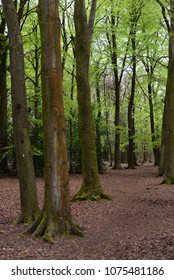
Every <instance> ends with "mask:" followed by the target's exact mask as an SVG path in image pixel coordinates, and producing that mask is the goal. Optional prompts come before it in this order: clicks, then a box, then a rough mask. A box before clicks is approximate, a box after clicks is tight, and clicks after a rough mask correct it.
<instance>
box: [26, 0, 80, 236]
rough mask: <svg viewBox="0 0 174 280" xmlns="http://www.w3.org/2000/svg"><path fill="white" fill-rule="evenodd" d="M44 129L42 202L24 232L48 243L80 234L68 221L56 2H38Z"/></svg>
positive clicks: (66, 166)
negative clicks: (43, 192)
mask: <svg viewBox="0 0 174 280" xmlns="http://www.w3.org/2000/svg"><path fill="white" fill-rule="evenodd" d="M39 25H40V31H41V73H42V75H41V78H42V104H43V127H44V167H45V175H44V180H45V199H44V205H43V210H42V213H41V215H40V217H39V218H38V220H37V221H36V222H35V223H34V224H33V226H32V227H31V228H30V229H29V230H28V232H29V233H32V234H33V236H34V237H37V236H42V237H43V239H44V240H46V241H51V238H52V237H54V236H55V235H57V234H65V235H70V234H77V235H82V232H81V231H80V230H79V228H78V226H77V225H75V224H74V223H73V222H72V218H71V212H70V205H69V174H68V157H67V143H66V132H65V118H64V108H63V94H62V67H61V51H60V19H59V13H58V1H57V0H40V1H39Z"/></svg>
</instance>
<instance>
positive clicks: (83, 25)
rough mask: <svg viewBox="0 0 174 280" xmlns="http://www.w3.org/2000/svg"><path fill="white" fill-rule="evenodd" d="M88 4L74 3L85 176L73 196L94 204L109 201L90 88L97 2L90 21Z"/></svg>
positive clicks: (80, 122)
mask: <svg viewBox="0 0 174 280" xmlns="http://www.w3.org/2000/svg"><path fill="white" fill-rule="evenodd" d="M85 2H86V1H85V0H75V6H74V23H75V56H76V81H77V99H78V121H79V130H80V141H81V153H82V176H83V183H82V186H81V189H80V190H79V192H78V193H77V194H76V195H75V196H74V198H73V199H74V200H84V199H91V200H94V199H101V198H107V197H108V196H107V195H106V194H105V193H104V192H103V189H102V186H101V183H100V178H99V172H98V166H97V155H96V142H95V131H94V121H93V115H92V108H91V93H90V84H89V60H90V45H91V39H92V33H93V26H94V19H95V12H96V4H97V0H92V2H91V6H90V13H89V18H88V16H87V9H86V4H85Z"/></svg>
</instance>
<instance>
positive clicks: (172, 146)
mask: <svg viewBox="0 0 174 280" xmlns="http://www.w3.org/2000/svg"><path fill="white" fill-rule="evenodd" d="M157 2H158V3H159V4H160V5H161V8H162V13H163V17H164V20H165V22H166V25H167V28H168V32H169V62H168V76H167V84H166V95H165V104H164V114H163V124H162V138H161V159H160V166H159V173H160V175H164V177H165V178H164V181H163V182H164V183H168V184H174V156H173V155H174V78H173V77H174V0H171V1H170V7H169V8H170V22H169V21H168V19H167V15H166V12H165V11H166V10H165V6H164V5H163V4H162V3H161V1H157Z"/></svg>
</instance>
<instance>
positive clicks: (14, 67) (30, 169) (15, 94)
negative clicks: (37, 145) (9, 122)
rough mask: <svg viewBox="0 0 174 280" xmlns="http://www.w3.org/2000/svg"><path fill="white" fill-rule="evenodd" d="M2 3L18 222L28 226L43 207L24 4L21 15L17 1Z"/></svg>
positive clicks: (4, 0)
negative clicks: (22, 22)
mask: <svg viewBox="0 0 174 280" xmlns="http://www.w3.org/2000/svg"><path fill="white" fill-rule="evenodd" d="M22 2H23V4H24V1H21V3H22ZM25 2H26V1H25ZM2 4H3V9H4V13H5V18H6V22H7V27H8V36H9V48H10V74H11V97H12V115H13V134H14V145H15V153H16V161H17V171H18V178H19V186H20V200H21V216H20V217H19V219H18V220H17V222H19V223H20V222H24V223H28V222H31V221H33V220H34V219H35V218H36V217H37V216H38V213H39V208H38V203H37V193H36V184H35V174H34V165H33V158H32V151H31V145H30V139H29V125H28V111H27V102H26V86H25V71H24V51H23V45H22V38H21V33H20V25H19V19H20V15H21V11H22V10H21V9H22V7H23V6H22V5H20V9H19V12H20V13H19V14H18V13H17V11H16V7H15V3H14V1H13V0H3V1H2Z"/></svg>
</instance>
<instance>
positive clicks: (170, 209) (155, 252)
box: [0, 165, 174, 260]
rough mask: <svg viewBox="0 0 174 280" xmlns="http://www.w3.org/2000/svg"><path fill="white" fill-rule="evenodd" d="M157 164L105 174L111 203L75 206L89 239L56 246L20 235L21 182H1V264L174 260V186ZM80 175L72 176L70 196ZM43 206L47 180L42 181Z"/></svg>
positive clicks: (59, 241) (58, 241)
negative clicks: (165, 182) (17, 222)
mask: <svg viewBox="0 0 174 280" xmlns="http://www.w3.org/2000/svg"><path fill="white" fill-rule="evenodd" d="M157 173H158V169H157V168H156V167H154V166H152V165H145V166H141V167H137V168H136V169H135V170H128V169H124V170H111V169H108V172H107V173H106V174H103V175H101V182H102V186H103V188H104V190H105V192H107V193H108V194H110V195H111V196H112V201H95V202H90V201H86V202H75V203H72V204H71V207H72V215H73V217H74V220H75V221H76V222H77V223H78V224H79V225H80V226H81V227H82V228H83V230H84V231H85V232H86V234H85V236H84V238H73V239H68V240H67V239H65V238H62V237H61V238H56V239H55V243H54V244H53V245H50V244H47V243H45V242H43V241H42V240H38V239H36V240H33V239H32V238H31V237H29V236H27V235H23V234H21V233H22V232H24V230H25V227H24V226H23V225H21V226H13V225H12V221H13V220H14V219H15V218H16V217H17V216H18V215H19V213H20V205H19V189H18V181H17V179H15V178H0V252H1V254H0V259H77V260H78V259H99V260H100V259H108V260H109V259H174V250H173V248H174V185H171V186H166V185H160V182H161V180H162V178H161V177H157V176H156V175H157ZM80 184H81V176H80V175H73V176H71V177H70V187H71V194H74V193H75V192H76V191H77V190H78V189H79V187H80ZM37 188H38V193H39V200H40V205H42V201H43V180H42V179H37Z"/></svg>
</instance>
